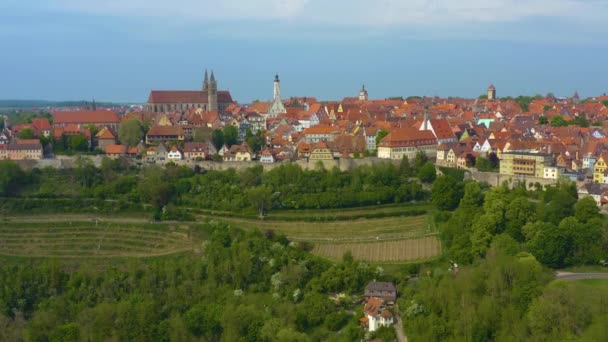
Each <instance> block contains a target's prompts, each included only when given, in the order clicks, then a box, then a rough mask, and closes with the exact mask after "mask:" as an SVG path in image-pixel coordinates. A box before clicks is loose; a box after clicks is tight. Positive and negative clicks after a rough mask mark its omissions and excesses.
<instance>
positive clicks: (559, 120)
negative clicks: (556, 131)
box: [551, 115, 568, 127]
mask: <svg viewBox="0 0 608 342" xmlns="http://www.w3.org/2000/svg"><path fill="white" fill-rule="evenodd" d="M563 126H568V121H566V120H565V119H564V117H563V116H561V115H555V116H554V117H552V118H551V127H563Z"/></svg>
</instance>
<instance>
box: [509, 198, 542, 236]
mask: <svg viewBox="0 0 608 342" xmlns="http://www.w3.org/2000/svg"><path fill="white" fill-rule="evenodd" d="M505 218H506V221H507V222H506V228H505V232H506V233H507V234H509V235H511V237H512V238H514V239H515V240H517V241H523V239H524V235H523V232H522V227H523V226H525V225H526V224H527V223H528V222H534V221H535V220H536V208H535V206H534V203H532V202H530V201H529V200H528V198H527V197H518V198H516V199H514V200H513V201H511V202H510V203H509V204H507V209H506V212H505Z"/></svg>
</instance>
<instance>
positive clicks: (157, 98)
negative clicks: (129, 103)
mask: <svg viewBox="0 0 608 342" xmlns="http://www.w3.org/2000/svg"><path fill="white" fill-rule="evenodd" d="M208 102H209V97H208V95H207V91H201V90H152V91H150V96H149V97H148V103H208ZM217 102H218V103H230V102H232V96H231V95H230V92H229V91H218V92H217Z"/></svg>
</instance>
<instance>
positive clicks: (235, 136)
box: [218, 125, 239, 148]
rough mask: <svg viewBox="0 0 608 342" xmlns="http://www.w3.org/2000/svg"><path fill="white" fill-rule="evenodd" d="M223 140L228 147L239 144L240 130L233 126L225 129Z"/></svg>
mask: <svg viewBox="0 0 608 342" xmlns="http://www.w3.org/2000/svg"><path fill="white" fill-rule="evenodd" d="M223 140H224V144H225V145H228V147H230V146H232V145H235V144H237V143H238V142H239V130H238V129H237V128H236V127H234V126H232V125H228V126H226V127H224V131H223ZM218 148H220V147H218Z"/></svg>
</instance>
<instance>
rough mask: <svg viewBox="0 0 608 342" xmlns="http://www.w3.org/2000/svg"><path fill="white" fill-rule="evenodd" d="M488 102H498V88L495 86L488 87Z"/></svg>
mask: <svg viewBox="0 0 608 342" xmlns="http://www.w3.org/2000/svg"><path fill="white" fill-rule="evenodd" d="M488 100H496V87H494V85H493V84H490V86H489V87H488Z"/></svg>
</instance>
